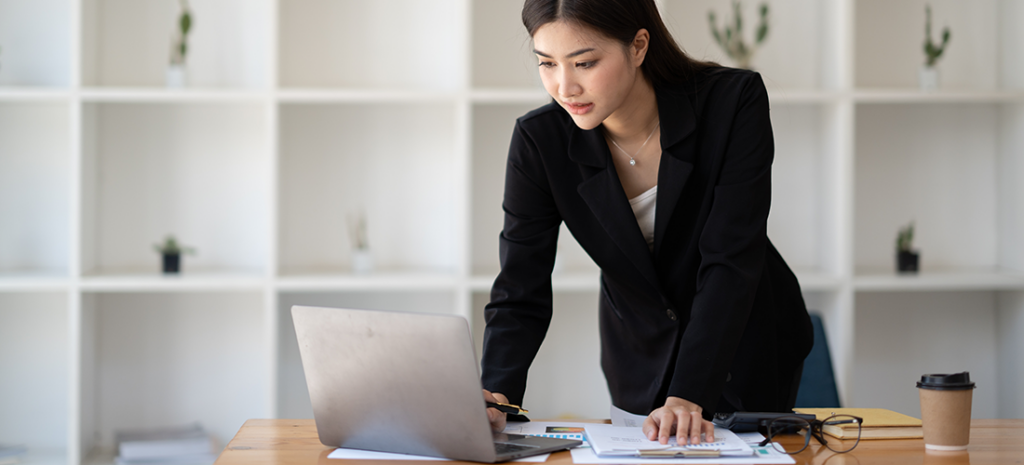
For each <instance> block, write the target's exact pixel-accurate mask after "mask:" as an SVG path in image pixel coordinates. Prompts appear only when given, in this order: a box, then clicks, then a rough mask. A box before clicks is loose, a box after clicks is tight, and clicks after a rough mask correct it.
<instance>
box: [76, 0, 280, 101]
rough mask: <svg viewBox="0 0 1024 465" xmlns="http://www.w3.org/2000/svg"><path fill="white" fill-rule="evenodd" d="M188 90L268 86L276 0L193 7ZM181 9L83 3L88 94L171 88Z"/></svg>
mask: <svg viewBox="0 0 1024 465" xmlns="http://www.w3.org/2000/svg"><path fill="white" fill-rule="evenodd" d="M188 3H189V7H190V10H191V12H192V31H191V32H190V33H189V36H188V56H187V64H186V73H187V76H188V77H187V80H188V83H187V84H186V85H187V87H227V88H249V89H252V88H262V87H267V86H269V85H270V79H269V77H270V75H269V72H270V63H271V60H270V56H271V53H269V52H268V50H272V49H273V44H272V43H271V26H272V20H271V11H272V8H273V3H274V2H273V0H258V1H251V0H216V1H214V0H192V1H190V2H188ZM180 12H181V9H180V6H179V4H178V2H137V1H133V0H84V1H83V5H82V15H83V24H82V32H83V38H82V53H83V56H82V67H83V68H82V79H83V84H84V85H86V86H130V87H140V86H141V87H165V86H166V73H167V67H168V64H169V62H170V50H171V46H172V37H176V33H177V21H178V15H179V14H180Z"/></svg>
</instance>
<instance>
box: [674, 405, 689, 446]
mask: <svg viewBox="0 0 1024 465" xmlns="http://www.w3.org/2000/svg"><path fill="white" fill-rule="evenodd" d="M676 421H677V424H676V443H678V444H679V445H680V446H685V445H686V444H687V439H689V437H690V436H689V434H690V412H687V411H685V410H680V411H679V412H677V413H676Z"/></svg>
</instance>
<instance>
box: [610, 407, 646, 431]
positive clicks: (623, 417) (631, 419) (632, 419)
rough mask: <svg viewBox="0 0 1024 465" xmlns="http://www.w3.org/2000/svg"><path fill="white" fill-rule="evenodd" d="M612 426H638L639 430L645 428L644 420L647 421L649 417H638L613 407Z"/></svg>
mask: <svg viewBox="0 0 1024 465" xmlns="http://www.w3.org/2000/svg"><path fill="white" fill-rule="evenodd" d="M611 417H612V426H636V427H638V428H640V427H643V426H644V420H646V419H647V415H637V414H635V413H629V412H627V411H625V410H622V409H620V408H618V407H616V406H614V405H612V412H611Z"/></svg>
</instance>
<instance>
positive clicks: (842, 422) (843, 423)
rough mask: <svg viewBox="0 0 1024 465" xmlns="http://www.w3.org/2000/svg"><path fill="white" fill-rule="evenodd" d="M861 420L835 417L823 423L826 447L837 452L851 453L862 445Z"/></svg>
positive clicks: (843, 416)
mask: <svg viewBox="0 0 1024 465" xmlns="http://www.w3.org/2000/svg"><path fill="white" fill-rule="evenodd" d="M860 424H861V420H860V418H857V417H853V416H850V415H833V416H831V417H828V418H826V419H825V421H823V422H822V426H821V429H822V431H823V432H824V433H825V434H824V435H823V436H825V447H828V448H829V449H831V450H833V451H835V452H849V451H851V450H853V448H854V447H857V444H859V443H860V426H861V425H860Z"/></svg>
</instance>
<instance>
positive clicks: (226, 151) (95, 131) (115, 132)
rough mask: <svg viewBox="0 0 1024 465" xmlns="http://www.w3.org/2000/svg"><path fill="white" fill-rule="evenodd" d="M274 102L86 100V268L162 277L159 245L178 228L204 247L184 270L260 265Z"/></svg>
mask: <svg viewBox="0 0 1024 465" xmlns="http://www.w3.org/2000/svg"><path fill="white" fill-rule="evenodd" d="M266 110H267V107H266V105H260V104H225V103H197V104H191V103H190V104H134V103H131V104H128V103H125V104H122V103H111V104H106V103H104V104H100V103H94V104H86V105H85V106H84V108H83V126H84V128H83V142H82V143H83V182H82V185H83V194H82V199H83V200H82V203H83V207H82V208H83V214H82V216H83V236H82V253H83V260H82V264H83V268H82V271H83V272H84V273H85V274H87V275H100V276H111V275H124V274H129V275H139V274H150V276H151V277H153V279H156V277H157V276H159V272H160V255H159V254H158V253H157V252H156V251H154V250H153V245H154V244H155V243H157V242H160V241H162V240H163V239H164V237H165V236H166V235H168V234H173V235H175V236H176V238H177V239H178V241H179V242H180V243H182V244H184V245H186V246H191V247H194V248H195V249H196V252H197V253H196V254H195V255H194V256H193V255H184V256H183V257H182V272H183V273H186V274H187V273H190V272H192V271H203V272H214V273H225V274H247V275H252V274H260V273H262V272H263V271H264V270H265V269H266V268H265V267H266V260H267V258H266V255H267V249H268V248H269V247H268V242H269V239H268V234H269V220H268V215H269V212H268V208H269V207H268V203H269V199H270V198H271V196H270V193H269V189H270V187H269V186H270V177H271V175H270V169H271V166H272V164H271V162H270V158H271V157H270V150H269V147H268V145H269V144H268V140H269V137H268V135H267V131H268V130H269V128H267V117H266ZM263 225H266V226H264V227H261V226H263Z"/></svg>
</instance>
